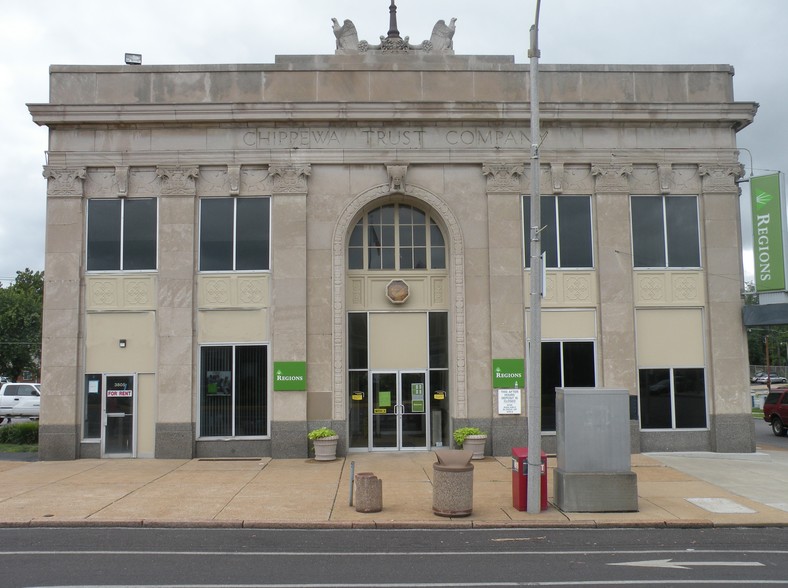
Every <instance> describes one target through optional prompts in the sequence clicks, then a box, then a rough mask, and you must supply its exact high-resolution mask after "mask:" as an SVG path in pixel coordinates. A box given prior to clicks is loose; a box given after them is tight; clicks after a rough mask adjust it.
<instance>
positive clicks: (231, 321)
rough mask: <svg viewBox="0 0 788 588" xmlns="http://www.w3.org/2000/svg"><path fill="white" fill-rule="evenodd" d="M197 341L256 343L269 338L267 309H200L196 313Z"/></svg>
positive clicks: (202, 342)
mask: <svg viewBox="0 0 788 588" xmlns="http://www.w3.org/2000/svg"><path fill="white" fill-rule="evenodd" d="M197 325H198V326H197V340H198V342H199V343H201V344H204V343H210V342H216V343H219V342H232V343H258V342H262V341H267V340H268V339H269V335H268V333H269V326H268V311H267V310H201V311H199V312H198V315H197Z"/></svg>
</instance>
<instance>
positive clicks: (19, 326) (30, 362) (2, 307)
mask: <svg viewBox="0 0 788 588" xmlns="http://www.w3.org/2000/svg"><path fill="white" fill-rule="evenodd" d="M43 305H44V272H34V271H32V270H31V269H28V268H26V269H25V270H24V271H18V272H16V280H15V281H14V283H13V284H11V285H9V286H6V287H3V284H0V374H2V375H4V376H8V377H9V378H11V379H12V380H16V379H18V378H19V376H20V375H21V374H22V372H23V371H25V370H30V371H32V372H34V373H37V372H38V370H39V366H40V365H41V315H42V311H43Z"/></svg>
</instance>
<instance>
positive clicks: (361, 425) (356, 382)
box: [347, 312, 369, 447]
mask: <svg viewBox="0 0 788 588" xmlns="http://www.w3.org/2000/svg"><path fill="white" fill-rule="evenodd" d="M368 332H369V327H368V320H367V313H365V312H351V313H349V314H348V317H347V338H348V395H349V403H350V406H349V410H348V435H349V444H350V447H367V446H368V445H369V413H368V411H369V394H368V384H369V382H368V380H369V378H368V372H367V368H368V367H369V338H368Z"/></svg>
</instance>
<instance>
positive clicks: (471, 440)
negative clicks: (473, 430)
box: [462, 435, 487, 459]
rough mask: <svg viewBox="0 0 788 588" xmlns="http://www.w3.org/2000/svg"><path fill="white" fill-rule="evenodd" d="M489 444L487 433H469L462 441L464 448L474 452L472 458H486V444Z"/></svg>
mask: <svg viewBox="0 0 788 588" xmlns="http://www.w3.org/2000/svg"><path fill="white" fill-rule="evenodd" d="M485 445H487V435H468V436H467V437H466V438H465V441H463V442H462V448H463V449H467V450H468V451H472V452H473V457H472V458H471V459H484V446H485Z"/></svg>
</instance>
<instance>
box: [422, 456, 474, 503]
mask: <svg viewBox="0 0 788 588" xmlns="http://www.w3.org/2000/svg"><path fill="white" fill-rule="evenodd" d="M435 456H436V457H437V458H438V461H436V462H435V463H434V464H432V475H433V480H432V512H434V513H435V514H436V515H438V516H441V517H467V516H468V515H470V514H471V512H472V511H473V464H472V463H471V458H473V452H472V451H467V450H465V449H438V450H436V451H435Z"/></svg>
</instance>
